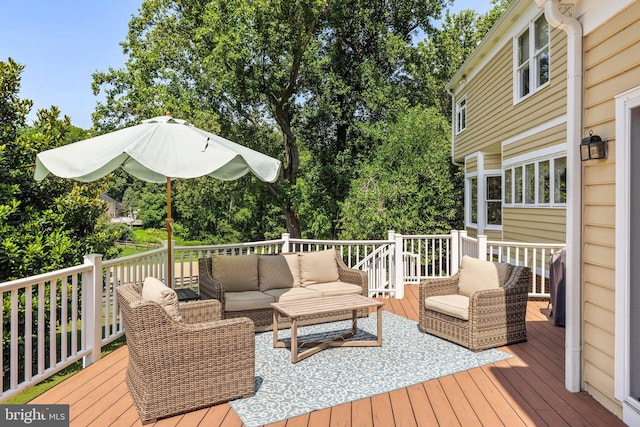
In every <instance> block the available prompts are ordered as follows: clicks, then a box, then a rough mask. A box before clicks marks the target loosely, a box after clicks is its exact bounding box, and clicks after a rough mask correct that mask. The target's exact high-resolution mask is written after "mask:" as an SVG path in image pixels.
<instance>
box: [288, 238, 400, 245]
mask: <svg viewBox="0 0 640 427" xmlns="http://www.w3.org/2000/svg"><path fill="white" fill-rule="evenodd" d="M289 243H294V244H296V243H300V244H306V245H336V246H348V245H359V246H363V245H387V244H391V243H394V241H393V240H313V239H289Z"/></svg>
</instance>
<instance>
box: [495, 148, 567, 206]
mask: <svg viewBox="0 0 640 427" xmlns="http://www.w3.org/2000/svg"><path fill="white" fill-rule="evenodd" d="M552 171H553V173H552ZM512 177H513V179H512ZM504 185H505V189H504V201H505V204H506V205H512V206H513V205H523V206H551V207H553V206H557V205H565V204H566V203H567V158H566V157H564V156H562V157H556V158H553V159H544V160H538V161H531V162H528V163H525V164H523V165H517V166H513V167H509V168H507V169H505V170H504ZM512 195H513V198H512V197H511V196H512Z"/></svg>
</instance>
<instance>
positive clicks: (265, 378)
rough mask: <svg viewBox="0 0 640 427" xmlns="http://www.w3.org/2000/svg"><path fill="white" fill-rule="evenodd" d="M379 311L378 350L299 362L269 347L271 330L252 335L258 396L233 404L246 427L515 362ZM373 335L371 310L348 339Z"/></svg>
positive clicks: (313, 332) (334, 351) (314, 331)
mask: <svg viewBox="0 0 640 427" xmlns="http://www.w3.org/2000/svg"><path fill="white" fill-rule="evenodd" d="M383 313H384V314H383V315H382V347H333V348H328V349H325V350H322V351H320V352H319V353H316V354H314V355H312V356H310V357H308V358H306V359H303V360H301V361H299V362H298V363H296V364H292V363H291V352H290V350H289V349H288V348H273V333H272V332H265V333H260V334H256V394H255V396H253V397H249V398H246V399H239V400H234V401H232V402H229V403H230V404H231V407H232V408H233V409H234V410H235V411H236V413H237V414H238V416H239V417H240V418H241V419H242V421H243V422H244V423H245V424H246V425H247V427H253V426H261V425H263V424H268V423H273V422H277V421H281V420H284V419H288V418H292V417H295V416H297V415H301V414H305V413H308V412H312V411H314V410H318V409H324V408H328V407H332V406H336V405H339V404H341V403H345V402H351V401H354V400H358V399H362V398H365V397H369V396H373V395H376V394H380V393H386V392H389V391H392V390H395V389H398V388H403V387H408V386H411V385H413V384H418V383H421V382H423V381H427V380H430V379H433V378H438V377H441V376H444V375H449V374H453V373H456V372H460V371H464V370H467V369H471V368H475V367H478V366H482V365H486V364H489V363H494V362H497V361H500V360H504V359H507V358H509V357H512V356H511V355H510V354H508V353H505V352H503V351H500V350H496V349H490V350H485V351H481V352H478V353H474V352H472V351H470V350H468V349H466V348H464V347H461V346H459V345H456V344H453V343H450V342H448V341H445V340H442V339H440V338H437V337H434V336H432V335H429V334H425V333H423V332H420V331H419V330H418V324H417V322H415V321H412V320H409V319H406V318H404V317H401V316H397V315H395V314H393V313H389V312H384V311H383ZM349 329H351V321H350V320H347V321H341V322H334V323H327V324H322V325H313V326H305V327H300V328H298V335H299V336H304V339H306V340H317V339H318V338H319V337H321V336H325V335H327V334H328V336H333V335H337V334H339V333H341V332H345V331H348V330H349ZM376 330H377V329H376V314H375V313H372V314H371V315H370V316H369V317H368V318H360V319H358V334H357V335H356V336H355V337H353V338H351V339H368V338H374V337H375V334H376ZM327 331H329V332H327ZM289 332H290V330H289V329H286V330H281V331H279V332H278V338H279V339H280V340H284V339H287V340H288V338H289V337H290V336H291V335H290V333H289ZM304 339H299V342H301V341H303V340H304Z"/></svg>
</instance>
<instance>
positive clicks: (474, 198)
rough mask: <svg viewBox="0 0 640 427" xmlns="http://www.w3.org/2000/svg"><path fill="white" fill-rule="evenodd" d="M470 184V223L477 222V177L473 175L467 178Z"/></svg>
mask: <svg viewBox="0 0 640 427" xmlns="http://www.w3.org/2000/svg"><path fill="white" fill-rule="evenodd" d="M469 183H470V184H471V185H470V187H471V189H470V191H471V203H470V205H471V206H470V209H471V212H470V216H469V217H470V218H471V223H472V224H477V223H478V178H476V177H474V178H471V179H470V180H469Z"/></svg>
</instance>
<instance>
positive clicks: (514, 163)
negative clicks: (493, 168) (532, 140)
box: [502, 144, 567, 209]
mask: <svg viewBox="0 0 640 427" xmlns="http://www.w3.org/2000/svg"><path fill="white" fill-rule="evenodd" d="M562 157H564V158H566V157H567V152H566V144H560V145H557V146H554V147H550V148H546V149H542V150H538V151H534V152H531V153H527V154H525V155H523V156H519V157H517V158H512V159H505V160H504V161H503V168H502V184H503V188H502V192H503V195H505V194H506V191H507V189H506V173H507V172H506V171H507V170H511V171H512V172H511V185H512V187H511V203H507V201H506V197H504V196H503V205H502V207H503V208H505V207H508V208H514V207H517V208H558V209H563V208H566V207H567V203H566V202H565V203H556V202H555V194H554V193H555V173H554V172H555V169H554V168H555V160H556V159H559V158H562ZM544 161H549V202H540V194H539V188H540V187H539V185H538V183H539V182H540V175H539V174H540V167H539V166H540V163H541V162H544ZM530 164H534V165H535V167H534V171H535V172H534V173H535V178H534V183H535V189H534V191H535V195H534V200H535V202H534V203H526V193H525V191H526V165H530ZM517 168H522V189H521V193H522V199H521V200H520V201H518V202H517V203H516V202H515V195H516V191H515V186H516V174H515V169H517ZM565 179H566V178H565Z"/></svg>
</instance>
